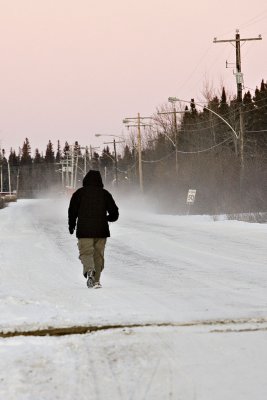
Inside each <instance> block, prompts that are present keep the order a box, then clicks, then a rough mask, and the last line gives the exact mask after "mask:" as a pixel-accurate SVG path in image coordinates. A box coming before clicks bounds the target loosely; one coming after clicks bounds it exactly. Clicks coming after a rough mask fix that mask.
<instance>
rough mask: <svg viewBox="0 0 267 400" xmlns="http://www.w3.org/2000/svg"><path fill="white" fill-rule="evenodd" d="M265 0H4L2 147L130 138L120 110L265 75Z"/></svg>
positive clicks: (230, 87) (0, 4)
mask: <svg viewBox="0 0 267 400" xmlns="http://www.w3.org/2000/svg"><path fill="white" fill-rule="evenodd" d="M266 22H267V4H266V0H255V1H253V2H251V1H248V0H245V1H244V0H243V1H241V0H237V1H232V0H231V1H230V0H224V1H216V0H204V1H202V2H198V1H195V2H193V1H191V2H184V1H178V0H165V1H164V2H163V1H160V0H153V1H152V0H113V1H111V0H104V1H103V0H102V1H101V0H100V1H99V0H98V1H94V0H75V1H74V0H0V55H1V62H0V88H1V89H0V146H1V147H2V148H5V149H6V150H7V151H8V152H9V149H10V147H13V149H15V150H16V151H17V150H18V148H19V147H22V144H23V142H24V140H25V138H26V137H28V138H29V141H30V144H31V148H32V154H34V151H35V148H36V147H38V148H39V150H40V151H45V149H46V145H47V143H48V141H49V140H51V141H52V143H53V144H54V149H56V144H57V140H60V142H61V146H62V147H63V145H64V143H65V141H68V142H69V144H71V143H74V141H76V140H78V142H79V143H80V144H81V145H82V146H86V145H88V146H89V145H92V146H103V142H105V141H107V140H109V139H111V140H112V137H109V138H108V137H107V136H106V137H105V136H101V137H99V138H96V137H95V134H101V135H119V136H121V135H122V136H125V137H127V135H128V131H127V128H125V127H124V126H123V123H122V120H123V119H124V118H125V117H136V116H137V113H138V112H140V114H141V115H143V116H150V115H152V114H153V113H155V111H156V109H157V108H158V107H161V106H162V105H164V104H166V103H167V100H168V97H169V96H176V97H179V98H181V99H185V100H190V99H191V98H195V100H198V101H201V100H203V90H204V87H205V86H208V87H213V88H214V90H215V91H216V90H217V91H218V92H220V89H221V87H222V85H224V86H225V87H226V90H227V92H228V93H229V94H230V95H233V94H235V92H236V81H235V77H234V75H233V68H229V69H226V68H225V61H226V60H228V62H232V63H234V62H235V48H234V46H233V45H231V44H230V43H220V44H219V43H217V44H214V43H213V39H214V37H217V38H218V40H219V39H233V38H234V37H235V33H236V29H239V30H240V35H241V38H245V37H246V38H248V37H258V35H259V34H262V37H263V40H261V41H250V42H246V43H245V44H243V45H242V48H241V55H242V72H243V73H244V85H245V87H247V88H251V89H253V90H254V89H255V87H256V85H259V84H260V81H261V79H262V78H263V79H264V80H267V27H266V26H267V24H266Z"/></svg>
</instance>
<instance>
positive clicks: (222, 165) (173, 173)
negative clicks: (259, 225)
mask: <svg viewBox="0 0 267 400" xmlns="http://www.w3.org/2000/svg"><path fill="white" fill-rule="evenodd" d="M176 106H177V107H178V111H179V114H178V113H177V114H176V118H174V109H173V107H172V105H171V104H165V105H162V106H161V107H160V108H159V109H157V110H156V112H155V114H154V115H153V116H152V118H151V120H150V121H149V124H146V125H149V126H146V127H142V124H141V129H142V151H141V157H142V172H143V179H144V195H145V196H146V197H148V198H149V200H150V202H151V204H153V206H154V207H156V208H157V209H158V210H160V211H163V212H174V213H176V212H178V213H179V212H180V213H183V212H187V205H186V196H187V192H188V190H189V189H195V190H196V191H197V194H196V202H195V204H194V206H193V207H192V210H191V211H193V212H196V213H214V214H216V213H222V212H227V213H230V212H232V213H235V212H255V211H266V208H267V83H266V82H264V80H262V81H261V84H260V85H259V87H257V88H256V89H255V91H254V95H252V94H251V91H250V90H248V91H246V92H245V93H244V96H243V99H242V105H241V111H240V104H239V103H238V102H237V99H236V97H230V96H227V94H226V91H225V89H224V88H222V89H221V92H220V94H219V95H215V94H214V93H212V91H208V90H207V91H206V93H205V102H204V103H203V107H199V104H198V103H196V102H195V100H194V99H192V100H191V102H190V104H189V105H186V106H185V105H184V103H182V102H181V103H178V104H176ZM211 111H213V113H212V112H211ZM240 112H242V117H243V119H242V120H243V141H242V150H241V146H240V139H239V138H236V137H235V135H234V134H233V131H235V132H237V134H238V135H239V134H240V129H241V127H240ZM218 116H221V118H218ZM230 127H232V129H231V128H230ZM136 136H137V135H136V128H134V129H132V130H131V131H130V132H129V135H127V139H125V144H123V145H122V147H121V148H119V149H118V150H117V152H118V157H117V160H115V154H114V151H111V150H110V148H109V147H108V146H107V147H105V148H104V149H103V151H102V152H101V154H99V153H98V152H93V151H92V150H91V147H90V146H88V147H86V148H82V147H81V146H80V144H79V143H78V142H77V141H76V142H75V144H74V146H73V150H74V160H72V161H73V162H74V163H76V164H75V166H76V176H75V183H76V186H79V185H81V181H82V178H83V175H84V173H85V171H87V170H88V169H89V168H93V169H99V170H100V171H101V173H102V176H103V179H104V183H105V185H106V186H110V185H113V186H114V187H115V188H116V189H118V190H119V191H121V192H122V193H123V192H125V193H126V194H128V193H130V192H133V193H135V192H137V191H138V190H139V169H138V151H137V150H138V149H137V140H136ZM120 146H121V145H120ZM70 150H71V146H70V145H69V144H68V143H67V142H65V144H64V147H63V148H62V149H61V145H60V142H59V141H58V143H57V148H56V151H55V150H54V146H53V144H52V142H51V141H50V140H49V142H48V144H47V148H46V151H45V154H41V153H40V151H39V150H38V149H36V150H35V152H34V154H32V152H31V146H30V142H29V139H28V138H26V139H25V141H24V143H23V146H22V148H21V149H19V152H18V154H16V152H15V150H13V149H11V151H10V154H9V155H8V156H7V154H6V152H5V150H2V153H1V157H0V168H1V169H0V171H1V176H2V178H1V182H2V188H3V190H4V191H8V190H9V189H8V165H9V168H10V175H11V186H12V188H13V189H15V190H17V191H18V195H19V197H34V196H36V195H37V194H38V193H39V192H41V191H46V190H50V189H51V188H55V190H59V189H60V188H61V187H62V186H66V185H67V184H68V185H70V183H71V178H70V177H69V176H68V168H69V165H70V158H71V157H72V156H71V154H70ZM241 152H242V154H241ZM64 170H65V171H67V172H65V173H64ZM116 176H117V177H118V182H116ZM72 183H73V182H72ZM116 183H118V185H116Z"/></svg>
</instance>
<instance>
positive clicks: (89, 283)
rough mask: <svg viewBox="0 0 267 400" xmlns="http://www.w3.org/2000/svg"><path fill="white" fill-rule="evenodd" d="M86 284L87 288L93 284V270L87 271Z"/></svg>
mask: <svg viewBox="0 0 267 400" xmlns="http://www.w3.org/2000/svg"><path fill="white" fill-rule="evenodd" d="M86 284H87V287H88V288H91V287H93V286H94V284H95V278H94V273H93V272H90V273H87V282H86Z"/></svg>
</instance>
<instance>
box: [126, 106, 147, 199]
mask: <svg viewBox="0 0 267 400" xmlns="http://www.w3.org/2000/svg"><path fill="white" fill-rule="evenodd" d="M144 119H147V117H141V116H140V113H138V114H137V117H128V118H125V119H124V120H123V123H124V124H126V126H127V127H128V128H129V127H134V126H135V127H137V148H138V167H139V186H140V191H141V193H143V191H144V182H143V167H142V140H141V127H146V126H148V125H147V124H144V123H143V122H142V121H143V120H144ZM135 120H137V124H131V121H135Z"/></svg>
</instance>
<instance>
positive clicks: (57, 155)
mask: <svg viewBox="0 0 267 400" xmlns="http://www.w3.org/2000/svg"><path fill="white" fill-rule="evenodd" d="M60 160H61V149H60V142H59V140H58V141H57V154H56V162H57V163H59V162H60Z"/></svg>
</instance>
